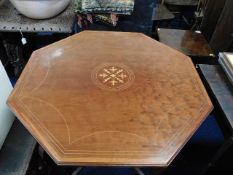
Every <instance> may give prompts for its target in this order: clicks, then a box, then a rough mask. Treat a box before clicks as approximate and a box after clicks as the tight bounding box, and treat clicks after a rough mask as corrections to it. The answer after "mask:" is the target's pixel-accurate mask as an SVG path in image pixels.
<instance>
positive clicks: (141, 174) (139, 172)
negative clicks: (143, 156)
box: [134, 168, 145, 175]
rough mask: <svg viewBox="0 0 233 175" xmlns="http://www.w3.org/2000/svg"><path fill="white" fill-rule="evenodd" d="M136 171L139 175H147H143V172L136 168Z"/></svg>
mask: <svg viewBox="0 0 233 175" xmlns="http://www.w3.org/2000/svg"><path fill="white" fill-rule="evenodd" d="M134 169H135V171H136V172H137V173H138V175H145V173H143V171H142V170H141V169H140V168H134Z"/></svg>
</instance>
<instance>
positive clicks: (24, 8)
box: [10, 0, 70, 19]
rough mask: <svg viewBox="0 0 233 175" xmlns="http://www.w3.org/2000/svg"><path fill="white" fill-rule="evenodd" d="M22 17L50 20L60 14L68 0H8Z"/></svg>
mask: <svg viewBox="0 0 233 175" xmlns="http://www.w3.org/2000/svg"><path fill="white" fill-rule="evenodd" d="M10 1H11V3H12V4H13V5H14V7H15V8H16V9H17V10H18V11H19V12H20V13H21V14H23V15H25V16H27V17H29V18H33V19H46V18H51V17H54V16H56V15H57V14H59V13H60V12H62V11H63V10H64V9H65V8H66V7H67V6H68V5H69V3H70V0H10Z"/></svg>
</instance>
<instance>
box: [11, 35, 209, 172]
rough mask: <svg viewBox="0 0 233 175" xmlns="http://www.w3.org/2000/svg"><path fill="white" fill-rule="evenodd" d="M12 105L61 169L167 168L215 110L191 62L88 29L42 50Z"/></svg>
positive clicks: (147, 42) (143, 42)
mask: <svg viewBox="0 0 233 175" xmlns="http://www.w3.org/2000/svg"><path fill="white" fill-rule="evenodd" d="M8 104H9V106H10V107H11V109H12V110H13V111H14V113H15V114H16V115H17V117H18V118H19V119H20V120H21V122H22V123H23V124H24V125H25V126H26V128H27V129H28V130H29V131H30V132H31V133H32V135H33V136H34V137H35V138H36V139H37V140H38V142H39V143H40V144H41V145H42V146H43V148H44V149H45V150H46V151H47V152H48V154H49V155H50V156H51V157H52V158H53V159H54V160H55V162H56V163H57V164H60V165H83V166H92V165H93V166H155V167H166V166H168V165H169V164H170V162H171V161H172V160H173V159H174V158H175V156H176V155H177V154H178V152H179V151H180V150H181V148H182V147H183V146H184V144H185V143H186V142H187V141H188V140H189V138H190V137H191V136H192V134H193V133H194V132H195V130H196V129H197V128H198V127H199V125H200V124H201V123H202V121H203V120H204V119H205V118H206V116H207V115H208V114H209V112H210V111H211V110H212V104H211V102H210V100H209V97H208V95H207V93H206V91H205V89H204V87H203V85H202V83H201V81H200V79H199V76H198V74H197V72H196V70H195V68H194V66H193V64H192V61H191V59H190V58H189V57H187V56H185V55H183V54H182V53H180V52H178V51H176V50H173V49H171V48H169V47H167V46H165V45H163V44H161V43H159V42H157V41H155V40H153V39H151V38H149V37H147V36H145V35H143V34H139V33H121V32H94V31H86V32H82V33H80V34H77V35H74V36H71V37H69V38H67V39H64V40H62V41H59V42H57V43H54V44H52V45H49V46H47V47H45V48H42V49H40V50H37V51H35V52H34V53H33V54H32V56H31V58H30V60H29V62H28V64H27V65H26V68H25V70H24V71H23V73H22V76H21V77H20V79H19V80H18V82H17V84H16V87H15V88H14V91H13V92H12V94H11V96H10V97H9V99H8Z"/></svg>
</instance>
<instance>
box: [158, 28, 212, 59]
mask: <svg viewBox="0 0 233 175" xmlns="http://www.w3.org/2000/svg"><path fill="white" fill-rule="evenodd" d="M157 33H158V37H159V41H160V42H162V43H163V44H166V45H168V46H170V47H172V48H174V49H176V50H178V51H180V52H182V53H184V54H186V55H188V56H190V57H192V58H193V60H194V62H195V63H204V61H205V59H206V58H207V59H208V60H209V62H211V61H212V60H213V58H214V53H213V51H212V50H211V48H210V46H209V44H208V42H207V41H206V40H205V38H204V37H203V35H202V34H201V33H197V32H193V31H190V30H177V29H163V28H158V29H157ZM202 60H204V61H202ZM208 60H207V62H208Z"/></svg>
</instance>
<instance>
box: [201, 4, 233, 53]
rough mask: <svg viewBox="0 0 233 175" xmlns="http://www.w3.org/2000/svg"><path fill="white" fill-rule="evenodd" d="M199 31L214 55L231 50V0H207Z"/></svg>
mask: <svg viewBox="0 0 233 175" xmlns="http://www.w3.org/2000/svg"><path fill="white" fill-rule="evenodd" d="M201 30H202V33H203V34H204V36H205V37H206V39H207V40H208V41H209V43H210V46H211V47H212V49H213V50H214V51H215V52H216V53H218V52H223V51H230V50H232V43H233V36H232V34H233V0H209V2H208V4H207V7H206V11H205V15H204V19H203V22H202V26H201Z"/></svg>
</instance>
